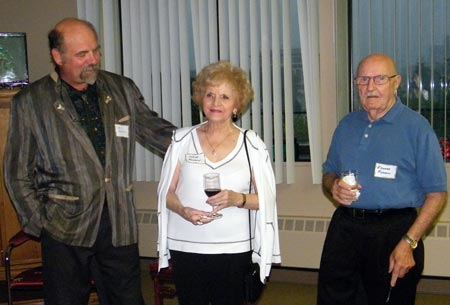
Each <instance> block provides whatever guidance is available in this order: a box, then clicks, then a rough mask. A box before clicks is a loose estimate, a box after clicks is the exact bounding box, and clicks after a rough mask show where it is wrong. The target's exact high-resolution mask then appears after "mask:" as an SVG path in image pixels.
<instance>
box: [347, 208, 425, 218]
mask: <svg viewBox="0 0 450 305" xmlns="http://www.w3.org/2000/svg"><path fill="white" fill-rule="evenodd" d="M342 209H343V210H344V213H345V214H346V215H349V216H351V217H353V218H359V219H367V218H375V217H382V216H388V215H411V214H416V213H417V211H416V209H415V208H402V209H355V208H346V207H343V208H342Z"/></svg>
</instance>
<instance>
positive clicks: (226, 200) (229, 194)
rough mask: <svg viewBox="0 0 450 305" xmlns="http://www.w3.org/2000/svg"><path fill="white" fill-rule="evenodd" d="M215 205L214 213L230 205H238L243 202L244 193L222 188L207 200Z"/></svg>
mask: <svg viewBox="0 0 450 305" xmlns="http://www.w3.org/2000/svg"><path fill="white" fill-rule="evenodd" d="M206 203H208V204H209V205H211V206H212V207H213V213H215V212H218V211H220V210H223V209H225V208H227V207H230V206H238V205H240V204H241V203H242V194H241V193H236V192H234V191H231V190H222V191H220V192H219V193H217V194H216V195H214V196H211V197H209V198H208V200H206Z"/></svg>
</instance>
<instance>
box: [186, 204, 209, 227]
mask: <svg viewBox="0 0 450 305" xmlns="http://www.w3.org/2000/svg"><path fill="white" fill-rule="evenodd" d="M179 214H180V216H181V217H183V218H184V219H186V220H187V221H189V222H191V223H192V224H193V225H203V224H207V223H210V222H211V221H213V220H214V219H213V218H210V217H208V216H209V215H210V214H211V212H206V211H200V210H197V209H194V208H191V207H182V208H181V209H180V213H179Z"/></svg>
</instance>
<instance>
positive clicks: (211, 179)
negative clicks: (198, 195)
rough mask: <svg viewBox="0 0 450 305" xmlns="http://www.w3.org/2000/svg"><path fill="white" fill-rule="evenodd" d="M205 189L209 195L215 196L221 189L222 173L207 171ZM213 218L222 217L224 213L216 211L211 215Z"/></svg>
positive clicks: (204, 181) (204, 177) (204, 178)
mask: <svg viewBox="0 0 450 305" xmlns="http://www.w3.org/2000/svg"><path fill="white" fill-rule="evenodd" d="M203 189H204V190H205V194H206V196H208V197H211V196H214V195H216V194H218V193H219V192H220V191H221V187H220V174H219V173H207V174H204V175H203ZM210 216H211V217H212V218H220V217H222V214H219V213H214V214H211V215H210Z"/></svg>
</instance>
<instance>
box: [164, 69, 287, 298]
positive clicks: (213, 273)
mask: <svg viewBox="0 0 450 305" xmlns="http://www.w3.org/2000/svg"><path fill="white" fill-rule="evenodd" d="M252 97H253V89H252V88H251V85H250V83H249V81H248V79H247V76H246V74H245V72H244V71H243V70H242V69H240V68H238V67H234V66H233V65H231V64H230V63H228V62H217V63H213V64H210V65H208V66H206V67H205V68H204V69H203V70H202V71H201V72H200V73H199V74H198V75H197V77H196V80H195V82H194V83H193V100H194V102H195V103H197V104H198V105H199V106H200V107H201V109H202V111H203V114H204V116H205V119H206V121H205V122H204V123H202V124H199V125H197V126H193V127H189V128H181V129H179V130H177V131H176V132H175V133H174V135H173V139H172V144H171V146H170V148H169V150H168V152H167V154H166V157H165V160H164V166H163V170H162V175H161V182H160V185H159V189H158V196H159V243H158V249H159V257H160V268H164V267H167V266H168V260H169V258H170V259H171V263H172V266H173V269H174V278H175V285H176V288H177V293H178V299H179V303H180V304H181V305H187V304H193V305H194V304H195V305H203V304H204V305H207V304H214V305H216V304H227V305H228V304H229V305H241V304H243V288H242V287H243V279H244V274H245V271H246V270H247V268H248V264H249V262H250V259H251V258H252V259H253V261H254V262H258V263H259V264H260V278H261V281H265V278H266V277H267V276H268V275H269V273H270V266H271V263H279V262H280V253H279V241H278V225H277V211H276V198H275V197H276V190H275V179H274V174H273V170H272V167H271V160H270V157H269V155H268V153H267V150H266V147H265V145H264V142H263V141H262V140H261V139H260V138H259V137H258V136H257V135H256V133H255V132H253V131H249V132H247V133H246V136H245V137H244V131H245V130H243V129H241V128H239V127H238V126H237V125H235V124H234V121H235V120H236V119H237V118H238V117H239V116H240V115H241V114H242V113H243V112H244V111H245V110H246V109H247V106H248V105H249V103H250V100H251V99H252ZM244 140H245V141H246V144H247V147H248V156H249V158H250V165H249V162H248V159H247V153H246V149H245V145H244ZM206 173H218V174H220V180H221V191H220V192H219V193H217V194H215V195H213V196H211V197H209V198H208V197H207V195H206V194H205V192H204V186H203V175H204V174H206ZM251 177H252V178H251ZM250 184H251V187H250ZM249 191H250V192H251V193H249ZM249 211H250V217H249ZM218 212H220V214H221V215H222V217H220V218H217V217H213V216H214V215H215V214H217V213H218ZM249 219H251V228H252V240H251V243H250V240H249V237H250V232H249V228H250V227H249ZM255 228H256V229H255Z"/></svg>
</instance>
